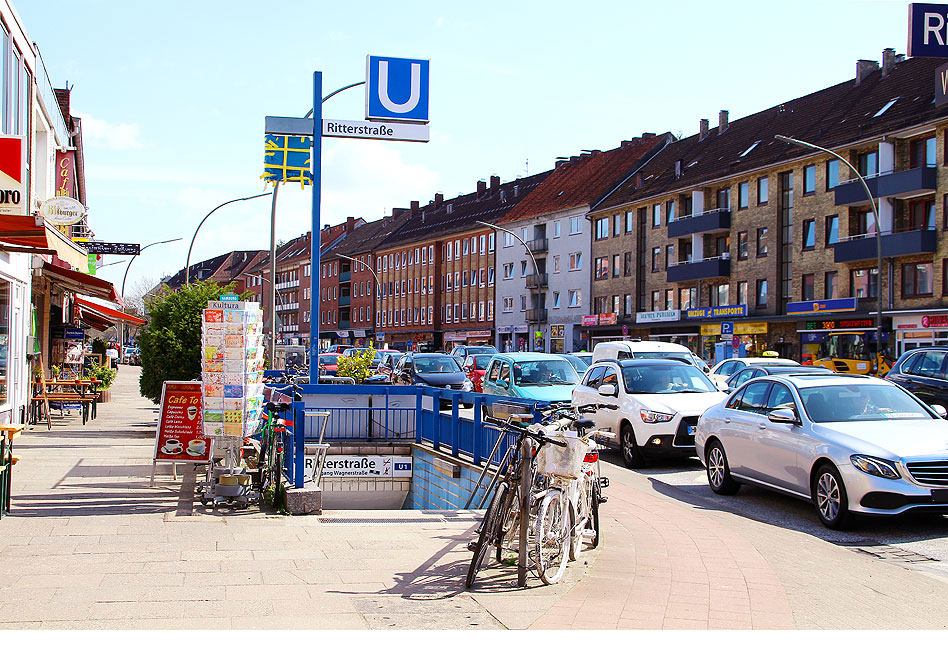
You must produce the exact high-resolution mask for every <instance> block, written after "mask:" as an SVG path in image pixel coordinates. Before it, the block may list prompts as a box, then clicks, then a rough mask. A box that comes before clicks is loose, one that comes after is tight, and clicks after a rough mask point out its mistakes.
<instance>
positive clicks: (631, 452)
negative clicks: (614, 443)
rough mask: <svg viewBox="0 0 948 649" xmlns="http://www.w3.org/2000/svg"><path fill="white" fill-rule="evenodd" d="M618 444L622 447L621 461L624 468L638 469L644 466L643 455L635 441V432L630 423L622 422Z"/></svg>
mask: <svg viewBox="0 0 948 649" xmlns="http://www.w3.org/2000/svg"><path fill="white" fill-rule="evenodd" d="M619 445H620V446H621V448H622V461H623V462H624V463H625V466H626V468H629V469H640V468H642V467H643V466H645V457H644V456H643V455H642V451H641V450H639V445H638V444H636V443H635V432H634V431H633V430H632V425H631V424H628V423H626V424H622V431H621V434H620V436H619Z"/></svg>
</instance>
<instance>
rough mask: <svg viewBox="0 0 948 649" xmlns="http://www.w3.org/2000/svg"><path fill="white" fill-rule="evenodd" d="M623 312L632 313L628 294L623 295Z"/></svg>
mask: <svg viewBox="0 0 948 649" xmlns="http://www.w3.org/2000/svg"><path fill="white" fill-rule="evenodd" d="M625 314H626V315H627V316H628V315H632V296H631V295H628V294H627V295H626V296H625Z"/></svg>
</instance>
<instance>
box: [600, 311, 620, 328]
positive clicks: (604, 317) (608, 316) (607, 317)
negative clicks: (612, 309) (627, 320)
mask: <svg viewBox="0 0 948 649" xmlns="http://www.w3.org/2000/svg"><path fill="white" fill-rule="evenodd" d="M616 322H617V318H616V314H615V313H600V314H599V324H601V325H614V324H616Z"/></svg>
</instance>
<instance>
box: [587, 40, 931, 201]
mask: <svg viewBox="0 0 948 649" xmlns="http://www.w3.org/2000/svg"><path fill="white" fill-rule="evenodd" d="M939 65H941V60H940V59H933V58H912V59H907V60H904V61H901V62H899V63H895V64H894V67H893V68H892V70H891V71H890V73H889V74H888V75H887V76H886V77H885V78H882V71H881V69H877V70H875V71H874V72H871V73H869V74H868V75H866V76H865V77H864V78H863V80H862V82H861V83H860V84H859V85H856V83H855V79H850V80H848V81H844V82H842V83H839V84H836V85H834V86H830V87H829V88H824V89H823V90H818V91H817V92H814V93H811V94H809V95H805V96H803V97H798V98H796V99H791V100H789V101H787V102H785V103H782V104H779V105H777V106H773V107H771V108H768V109H766V110H763V111H760V112H758V113H755V114H753V115H748V116H747V117H743V118H741V119H738V120H734V121H733V122H730V123H729V124H728V126H727V128H726V129H725V130H724V132H723V133H719V132H718V129H717V128H713V129H710V130H709V132H708V135H707V136H706V137H705V138H704V139H703V140H700V139H699V135H697V134H696V135H692V136H691V137H688V138H685V139H682V140H678V141H675V142H672V143H671V144H669V145H668V146H667V147H665V149H663V150H662V151H661V152H660V153H658V154H657V155H656V156H655V157H654V158H653V159H652V160H650V161H649V162H648V163H647V164H646V165H645V166H644V167H643V168H642V169H641V171H640V173H641V179H640V181H641V182H640V183H639V182H637V179H636V178H631V179H629V180H627V181H626V182H624V183H623V184H622V185H621V187H619V188H618V189H617V190H616V191H615V192H614V193H613V194H611V195H609V196H608V197H606V198H605V199H603V200H602V201H601V202H600V203H598V204H597V205H595V209H599V208H603V209H606V208H610V207H615V206H618V205H623V204H626V203H631V202H635V201H638V200H642V199H643V198H647V197H650V196H654V195H660V194H664V193H667V192H670V191H673V190H676V189H679V188H684V187H690V186H694V185H700V184H702V183H708V182H712V181H715V180H717V179H719V178H722V177H724V176H729V175H733V174H740V173H742V172H749V171H751V170H754V169H758V168H762V167H767V166H770V165H774V164H777V163H780V162H782V161H785V160H790V159H794V158H798V157H801V156H804V155H807V154H808V152H810V150H809V149H803V148H801V147H799V146H796V145H792V144H787V143H784V142H780V141H777V140H775V139H774V136H775V135H778V134H779V135H787V136H789V137H793V138H796V139H799V140H804V141H806V142H811V143H813V144H817V145H819V146H822V147H825V148H829V149H834V148H839V147H842V146H846V145H851V144H852V143H854V142H859V141H862V140H867V139H871V138H876V137H879V136H881V135H883V134H886V133H889V132H891V131H893V130H898V129H901V128H906V127H908V126H913V125H918V124H923V123H926V122H928V121H931V120H935V119H939V118H945V117H948V106H942V107H937V106H935V104H934V94H935V84H934V83H933V80H934V79H935V69H936V68H937V67H939ZM893 99H897V101H895V103H894V104H892V105H891V106H890V107H889V108H888V109H886V110H885V111H882V110H881V109H882V108H883V107H885V106H886V104H888V103H889V102H891V101H892V100H893ZM676 163H679V164H678V166H680V174H678V173H676ZM637 175H638V174H637Z"/></svg>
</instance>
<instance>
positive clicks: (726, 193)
mask: <svg viewBox="0 0 948 649" xmlns="http://www.w3.org/2000/svg"><path fill="white" fill-rule="evenodd" d="M717 198H718V204H717V207H718V209H724V210H728V209H731V188H730V187H728V188H726V189H719V190H718V192H717Z"/></svg>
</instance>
